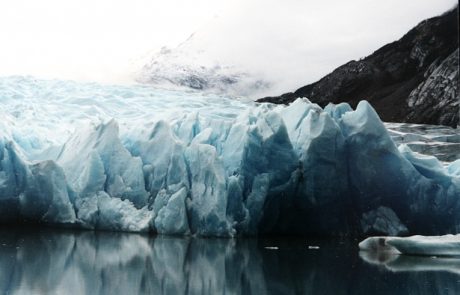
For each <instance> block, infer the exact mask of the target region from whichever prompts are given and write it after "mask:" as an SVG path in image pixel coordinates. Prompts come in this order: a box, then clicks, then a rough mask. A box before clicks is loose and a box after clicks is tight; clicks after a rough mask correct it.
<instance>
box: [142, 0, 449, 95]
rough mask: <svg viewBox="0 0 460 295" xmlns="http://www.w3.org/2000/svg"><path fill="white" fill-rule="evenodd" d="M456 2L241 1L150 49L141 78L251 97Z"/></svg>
mask: <svg viewBox="0 0 460 295" xmlns="http://www.w3.org/2000/svg"><path fill="white" fill-rule="evenodd" d="M452 5H453V4H452V2H450V1H444V0H443V1H440V2H437V3H436V4H434V3H433V2H432V1H409V2H407V3H405V4H404V5H401V4H400V2H399V1H395V0H391V1H386V2H379V3H376V2H373V3H368V1H364V0H358V1H353V2H350V3H347V2H344V1H337V0H327V1H322V2H320V3H316V2H312V1H308V2H300V1H296V0H288V1H283V2H282V3H280V2H277V1H274V0H268V1H260V0H256V1H251V2H248V1H246V2H239V3H237V4H234V5H230V6H229V7H228V8H227V9H226V10H225V11H220V12H219V13H218V14H217V15H215V16H214V18H212V19H211V20H209V21H208V22H207V23H205V24H203V26H202V27H201V28H198V29H197V30H195V31H194V33H193V34H192V35H191V36H190V37H189V38H188V39H187V40H185V41H184V42H182V43H181V44H179V45H177V46H174V45H171V44H170V45H169V46H167V47H163V48H162V49H161V50H157V51H156V53H151V54H149V56H147V57H146V58H145V60H144V62H143V66H141V67H140V68H141V69H140V70H139V72H138V75H137V77H136V78H137V81H138V82H142V83H146V84H149V85H154V86H165V87H167V88H171V87H172V88H174V87H177V86H179V87H185V88H191V89H195V90H199V91H205V92H206V91H209V92H214V93H220V94H224V95H231V96H248V97H250V98H253V99H256V98H259V97H263V96H268V95H273V94H276V93H284V92H287V91H290V90H291V89H295V88H297V87H299V86H300V85H305V84H306V83H308V82H314V81H316V80H318V79H320V78H321V77H323V76H324V75H326V74H328V73H330V72H331V71H332V70H333V69H334V68H336V67H337V66H338V65H341V64H343V63H345V62H347V61H349V60H352V59H358V58H361V57H363V56H366V55H368V54H369V52H372V51H373V50H375V48H379V47H381V46H383V45H384V44H386V43H389V42H392V41H394V40H396V39H398V38H399V37H400V36H402V35H403V34H404V33H405V32H407V31H408V30H409V29H410V28H412V27H414V26H415V25H416V24H417V23H419V22H420V21H421V20H423V19H425V18H427V17H431V16H433V15H436V14H440V13H442V12H444V11H445V10H446V9H448V8H449V7H451V6H452ZM394 7H399V9H398V10H395V9H394ZM262 8H263V9H262Z"/></svg>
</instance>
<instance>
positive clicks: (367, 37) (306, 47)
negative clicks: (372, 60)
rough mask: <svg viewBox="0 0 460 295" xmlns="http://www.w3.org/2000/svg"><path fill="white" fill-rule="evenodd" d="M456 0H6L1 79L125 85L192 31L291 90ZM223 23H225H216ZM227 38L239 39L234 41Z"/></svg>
mask: <svg viewBox="0 0 460 295" xmlns="http://www.w3.org/2000/svg"><path fill="white" fill-rule="evenodd" d="M455 4H456V1H455V0H408V1H399V0H388V1H366V0H353V1H339V0H323V1H300V0H288V1H275V0H269V1H261V0H255V1H250V2H249V1H243V0H240V1H229V0H228V1H224V0H219V1H216V0H194V1H186V0H172V1H171V0H170V1H148V0H129V1H128V0H115V1H114V0H98V1H94V0H78V1H76V0H67V1H62V0H41V1H33V0H30V1H27V0H2V1H1V3H0V36H1V38H2V44H1V46H0V75H1V76H6V75H34V76H38V77H43V78H61V79H73V80H85V81H98V82H108V83H126V82H130V81H132V78H133V76H134V75H133V74H134V73H135V72H136V70H138V68H139V67H140V66H141V65H142V62H143V61H145V60H147V59H148V58H149V57H150V56H151V55H152V54H153V53H154V52H155V51H157V50H159V48H161V47H162V46H164V45H166V46H169V47H174V46H177V44H179V43H181V42H183V41H184V40H185V39H187V37H188V36H189V35H190V34H191V33H193V32H201V31H204V32H206V31H213V30H214V33H211V34H209V36H211V39H210V40H208V43H207V44H213V42H214V43H217V44H216V45H215V46H214V47H215V48H217V49H215V50H214V51H215V52H217V54H220V52H222V55H223V56H226V59H227V60H228V59H230V58H229V57H230V56H231V59H232V60H235V61H236V62H239V63H242V64H245V65H247V66H249V67H254V68H256V69H258V70H260V71H265V75H268V76H271V77H273V76H274V75H275V76H276V75H277V76H276V77H275V78H278V77H279V78H280V79H281V77H284V79H285V80H288V79H289V80H290V83H287V84H286V83H285V84H283V85H284V86H283V88H288V87H291V85H292V87H293V86H294V85H298V84H299V83H300V82H301V81H300V80H301V79H303V80H305V81H306V82H308V81H310V80H314V79H317V78H319V77H321V75H323V74H325V73H327V72H328V71H330V70H331V69H333V68H334V67H336V66H338V65H340V64H341V63H343V62H346V61H347V60H349V59H356V58H360V57H363V56H365V55H367V54H369V53H371V52H372V51H373V50H375V49H377V48H378V47H380V46H381V45H383V44H385V43H387V42H390V41H393V40H396V39H398V38H399V37H401V36H402V35H403V34H404V33H405V32H407V31H408V30H409V29H410V28H411V27H413V26H414V25H416V24H417V23H418V22H420V21H421V20H423V19H425V18H428V17H432V16H435V15H438V14H441V13H443V12H444V11H446V10H448V9H450V8H452V7H453V6H454V5H455ZM216 19H217V20H218V21H216ZM216 22H217V23H219V24H220V25H216V26H214V24H215V23H216ZM221 28H226V29H223V30H222V33H221V38H218V39H219V40H215V39H214V38H213V37H212V36H216V35H218V34H219V31H217V30H220V29H221ZM230 34H231V35H232V36H230ZM229 39H230V40H231V41H232V42H231V43H229V42H227V43H226V42H225V40H229ZM230 45H231V46H230ZM235 49H236V52H237V54H235ZM262 49H263V50H262ZM214 54H216V53H214ZM295 65H301V66H297V67H295ZM289 69H290V70H291V71H289ZM288 72H291V74H289V73H288ZM303 80H302V81H303ZM283 90H284V89H283ZM291 90H292V89H291Z"/></svg>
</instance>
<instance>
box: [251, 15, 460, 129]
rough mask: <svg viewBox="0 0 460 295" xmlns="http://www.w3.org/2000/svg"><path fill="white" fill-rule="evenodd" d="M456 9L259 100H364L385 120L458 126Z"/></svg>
mask: <svg viewBox="0 0 460 295" xmlns="http://www.w3.org/2000/svg"><path fill="white" fill-rule="evenodd" d="M458 59H459V56H458V7H457V8H455V9H453V10H451V11H449V12H446V13H445V14H443V15H441V16H438V17H434V18H430V19H428V20H425V21H423V22H421V23H420V24H418V25H417V26H416V27H415V28H413V29H412V30H410V31H409V32H408V33H407V34H406V35H404V36H403V37H402V38H401V39H399V40H398V41H395V42H393V43H390V44H387V45H385V46H383V47H382V48H380V49H378V50H377V51H375V52H374V53H372V54H371V55H369V56H367V57H365V58H363V59H361V60H359V61H355V60H353V61H350V62H348V63H346V64H344V65H342V66H340V67H339V68H337V69H335V70H334V71H333V72H332V73H330V74H329V75H327V76H325V77H324V78H322V79H321V80H319V81H318V82H316V83H313V84H309V85H306V86H304V87H301V88H299V89H298V90H296V91H295V92H290V93H285V94H283V95H280V96H275V97H265V98H261V99H259V100H258V101H259V102H272V103H284V104H285V103H289V102H292V101H294V100H295V99H296V98H298V97H307V98H308V99H309V100H311V101H312V102H315V103H318V104H319V105H320V106H322V107H324V106H326V105H327V104H328V103H330V102H332V103H340V102H348V103H350V104H351V105H352V106H353V107H355V106H356V104H357V103H358V102H359V101H360V100H363V99H366V100H368V101H369V102H370V103H371V104H372V105H373V106H374V108H375V109H376V110H377V112H378V113H379V115H380V116H381V118H382V119H383V120H384V121H388V122H410V123H424V124H441V125H449V126H452V127H456V126H457V125H458V124H459V104H460V102H459V95H458V82H459V81H458V79H459V76H458V74H459V68H458Z"/></svg>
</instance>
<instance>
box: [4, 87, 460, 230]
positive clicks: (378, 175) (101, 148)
mask: <svg viewBox="0 0 460 295" xmlns="http://www.w3.org/2000/svg"><path fill="white" fill-rule="evenodd" d="M42 88H43V87H42ZM101 89H102V90H104V91H106V92H107V89H104V88H100V89H99V90H100V91H102V90H101ZM117 91H121V90H120V89H113V88H111V89H110V91H108V94H107V93H104V95H106V96H104V99H105V100H104V101H105V102H101V100H100V99H97V98H95V99H93V100H90V99H88V100H87V99H82V98H80V99H79V100H77V102H78V103H77V102H75V101H71V102H73V104H72V103H69V99H74V98H69V97H72V95H76V94H78V93H79V92H78V91H76V90H75V89H74V90H67V91H66V92H65V93H64V94H62V95H63V97H59V99H58V98H45V97H44V96H42V94H38V95H37V94H35V96H34V97H35V100H33V101H30V102H31V103H30V104H31V105H30V108H31V109H33V111H32V113H31V114H30V116H29V117H27V119H24V118H22V117H21V116H25V114H26V113H27V112H28V109H27V108H26V109H25V110H22V111H19V113H17V114H16V116H14V114H15V113H14V112H13V106H16V108H17V103H18V102H17V101H15V100H14V99H10V100H8V99H5V97H11V95H10V96H8V95H9V94H8V93H7V94H5V93H3V101H4V102H5V104H4V106H2V109H0V115H1V116H2V117H1V118H2V120H1V121H0V221H2V222H22V221H29V222H40V223H47V224H62V225H71V226H77V227H84V228H94V229H110V230H122V231H153V232H159V233H165V234H179V235H183V234H196V235H201V236H234V235H237V234H248V235H254V234H263V233H283V234H286V233H294V234H323V235H342V234H349V235H354V234H361V233H367V234H368V233H381V234H393V233H394V232H395V230H398V229H401V232H404V233H408V232H409V233H418V234H445V233H458V232H459V231H460V175H459V174H458V173H457V172H458V166H459V161H460V160H457V161H455V162H453V163H451V164H450V166H448V167H447V168H446V167H444V166H443V165H441V164H440V162H439V161H438V160H437V159H436V158H434V157H427V156H421V155H419V154H417V153H414V152H412V151H411V150H410V149H409V148H408V147H407V146H405V145H401V146H399V148H398V147H397V146H396V145H395V143H394V142H393V141H392V139H391V138H390V136H389V134H388V132H387V130H386V128H385V127H384V125H383V123H382V122H381V121H380V119H379V117H378V115H377V114H376V112H375V111H374V110H373V108H372V107H371V106H370V105H369V104H368V103H367V102H366V101H362V102H361V103H360V104H359V105H358V106H357V108H356V110H354V111H353V110H352V109H351V108H350V107H349V106H348V105H346V104H341V105H337V106H334V105H329V106H328V107H327V108H325V110H322V109H321V108H320V107H318V106H317V105H315V104H311V103H310V102H308V100H305V99H298V100H297V101H295V102H293V103H292V104H291V105H289V106H276V107H275V106H271V105H255V104H253V103H243V102H241V101H236V102H235V101H232V100H231V99H224V98H219V99H216V100H215V101H212V102H209V103H208V100H209V99H210V98H209V97H197V96H196V95H195V96H194V94H182V95H184V96H187V95H190V96H192V97H193V99H192V100H187V99H183V100H176V101H172V100H173V99H176V98H177V97H174V95H171V96H172V97H168V96H167V93H166V94H165V93H162V94H161V95H160V96H161V99H154V98H151V99H150V100H149V99H145V97H144V100H142V101H141V102H142V103H143V105H140V104H141V103H140V102H139V100H136V99H138V98H136V94H137V95H139V93H138V92H137V93H130V94H131V95H126V89H123V92H122V93H123V95H121V97H120V95H119V93H118V92H117ZM143 91H144V90H143ZM114 93H115V94H114ZM0 94H2V93H1V92H0ZM116 94H118V96H117V95H116ZM37 96H38V97H39V99H37V98H36V97H37ZM20 98H21V99H23V101H22V103H23V104H24V105H25V104H26V103H27V100H25V99H26V98H27V96H22V97H20ZM63 99H65V104H63V102H62V101H63ZM75 99H76V98H75ZM19 101H20V100H19ZM15 104H16V105H15ZM35 104H40V105H39V106H37V108H38V107H40V108H44V106H43V105H46V106H48V108H47V109H46V108H45V109H38V110H37V109H35V110H34V107H35ZM69 104H70V106H69ZM150 104H151V105H153V106H149V105H150ZM183 105H186V106H185V107H184V106H183ZM52 106H61V107H62V109H59V108H57V107H56V108H54V112H50V111H49V110H50V109H53V108H52ZM143 107H145V108H143ZM148 108H150V109H148ZM79 111H81V113H79V114H75V113H78V112H79ZM136 112H137V113H138V116H136ZM46 114H49V115H50V116H49V117H46ZM66 114H68V115H66ZM69 116H70V117H71V119H69ZM31 118H32V119H33V118H36V119H37V121H35V122H34V121H33V120H31ZM26 123H27V124H26ZM25 130H28V131H29V132H28V133H27V132H25ZM53 130H54V133H53ZM50 135H52V136H53V137H52V138H51V137H50ZM381 208H384V209H381ZM382 210H383V211H382Z"/></svg>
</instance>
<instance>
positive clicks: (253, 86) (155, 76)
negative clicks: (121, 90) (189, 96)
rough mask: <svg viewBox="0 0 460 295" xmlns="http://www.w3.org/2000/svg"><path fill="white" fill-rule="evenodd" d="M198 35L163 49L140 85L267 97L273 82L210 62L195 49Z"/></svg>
mask: <svg viewBox="0 0 460 295" xmlns="http://www.w3.org/2000/svg"><path fill="white" fill-rule="evenodd" d="M195 38H196V37H195V35H192V36H190V38H189V39H188V40H187V41H186V42H184V43H182V44H181V45H179V46H178V47H176V48H167V47H163V48H162V49H161V50H160V51H159V52H158V53H156V54H155V55H154V56H153V58H152V59H151V61H150V62H148V63H147V64H146V65H144V67H143V68H142V70H141V72H140V74H139V75H138V77H137V81H138V82H141V83H146V84H153V85H159V86H164V87H171V86H180V87H184V88H191V89H195V90H201V91H209V92H214V93H225V94H229V95H244V96H250V95H255V94H258V93H264V92H265V91H267V89H269V88H270V84H271V83H270V82H269V81H268V80H264V79H263V78H260V77H258V76H257V74H255V73H251V72H250V70H248V69H245V68H244V67H242V66H236V65H232V64H226V63H225V61H219V60H206V53H205V51H204V50H200V49H198V48H196V47H195V46H194V45H195V43H196V42H194V41H195Z"/></svg>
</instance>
